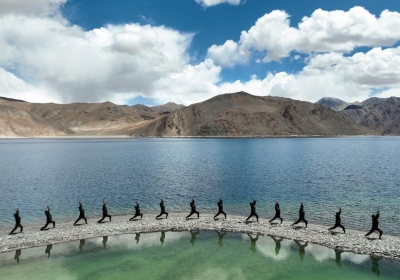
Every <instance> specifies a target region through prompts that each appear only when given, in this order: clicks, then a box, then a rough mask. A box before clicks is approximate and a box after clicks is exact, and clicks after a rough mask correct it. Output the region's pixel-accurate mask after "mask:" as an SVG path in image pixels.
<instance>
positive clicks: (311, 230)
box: [0, 213, 400, 261]
mask: <svg viewBox="0 0 400 280" xmlns="http://www.w3.org/2000/svg"><path fill="white" fill-rule="evenodd" d="M157 214H158V213H155V214H152V213H150V214H147V213H145V214H144V215H143V220H140V219H139V220H135V221H129V218H131V217H132V215H121V216H113V218H112V221H111V222H104V223H101V224H99V223H97V219H93V218H90V219H88V224H87V225H86V224H82V223H81V222H82V220H81V221H80V225H79V226H73V225H72V224H73V221H71V222H69V223H65V222H63V223H60V224H57V221H56V227H55V228H54V229H53V228H51V227H50V228H49V230H45V231H40V230H39V229H40V227H41V226H42V225H37V226H26V227H24V232H23V233H16V234H13V235H9V232H10V231H11V229H12V228H13V226H14V225H13V224H12V225H10V229H9V230H8V231H5V230H0V253H4V252H10V251H15V250H17V249H26V248H31V247H38V246H45V245H49V244H55V243H63V242H68V241H75V240H79V239H88V238H94V237H100V236H110V235H120V234H132V233H138V232H140V233H148V232H159V231H190V230H193V229H196V230H197V229H198V230H210V231H213V230H219V231H221V230H222V231H227V232H240V233H253V234H259V235H272V236H278V237H283V238H285V239H291V240H301V241H304V242H310V243H314V244H319V245H323V246H326V247H328V248H331V249H339V250H341V251H346V252H352V253H356V254H365V255H375V256H379V257H384V258H387V259H393V260H397V261H400V237H397V236H391V235H385V233H384V234H383V236H382V239H381V240H380V239H378V234H377V233H373V234H371V235H370V236H369V237H368V238H365V237H364V234H365V233H366V232H361V231H358V230H352V229H347V230H346V234H343V233H342V230H341V229H338V230H334V231H328V227H326V226H321V225H316V224H309V225H308V228H305V227H304V224H301V223H300V224H298V225H296V226H295V227H292V226H291V223H292V221H284V222H283V223H282V224H278V223H276V224H275V223H272V224H270V223H269V222H268V220H267V219H259V222H250V223H245V220H246V217H244V216H230V215H229V216H228V218H227V220H225V219H223V218H222V215H220V216H219V217H218V218H219V219H217V220H214V219H213V216H214V214H203V213H202V214H201V215H200V219H197V218H195V219H189V220H185V216H186V213H170V214H169V216H168V219H159V220H156V219H155V216H156V215H157ZM220 217H221V218H220ZM18 230H19V229H17V230H16V232H18Z"/></svg>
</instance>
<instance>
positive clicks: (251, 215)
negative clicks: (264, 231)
mask: <svg viewBox="0 0 400 280" xmlns="http://www.w3.org/2000/svg"><path fill="white" fill-rule="evenodd" d="M251 217H253V213H251V214H250V216H249V217H248V218H247V219H246V222H247V221H248V220H249V219H250V218H251Z"/></svg>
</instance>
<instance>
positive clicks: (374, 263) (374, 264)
mask: <svg viewBox="0 0 400 280" xmlns="http://www.w3.org/2000/svg"><path fill="white" fill-rule="evenodd" d="M369 257H370V258H371V261H372V272H373V273H375V274H376V276H378V277H379V275H380V274H381V272H380V271H379V261H380V260H381V258H379V257H376V256H373V255H370V256H369Z"/></svg>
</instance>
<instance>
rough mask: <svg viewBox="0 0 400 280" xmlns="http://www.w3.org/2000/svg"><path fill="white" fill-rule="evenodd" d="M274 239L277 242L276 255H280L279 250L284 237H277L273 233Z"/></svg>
mask: <svg viewBox="0 0 400 280" xmlns="http://www.w3.org/2000/svg"><path fill="white" fill-rule="evenodd" d="M271 238H272V240H274V242H275V255H276V256H277V255H279V251H280V250H281V241H282V240H283V238H282V237H279V239H276V238H275V237H274V236H272V235H271Z"/></svg>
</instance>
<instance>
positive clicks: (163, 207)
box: [156, 199, 168, 219]
mask: <svg viewBox="0 0 400 280" xmlns="http://www.w3.org/2000/svg"><path fill="white" fill-rule="evenodd" d="M160 208H161V212H160V215H158V216H157V217H156V219H158V218H159V217H161V216H162V215H164V214H165V215H166V216H165V218H166V219H168V212H165V205H164V200H162V199H161V202H160Z"/></svg>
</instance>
